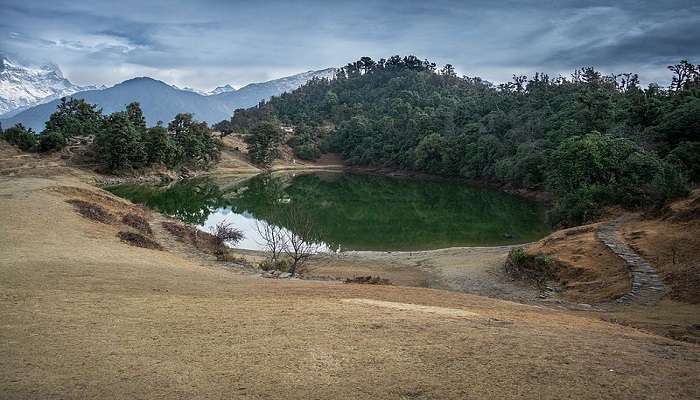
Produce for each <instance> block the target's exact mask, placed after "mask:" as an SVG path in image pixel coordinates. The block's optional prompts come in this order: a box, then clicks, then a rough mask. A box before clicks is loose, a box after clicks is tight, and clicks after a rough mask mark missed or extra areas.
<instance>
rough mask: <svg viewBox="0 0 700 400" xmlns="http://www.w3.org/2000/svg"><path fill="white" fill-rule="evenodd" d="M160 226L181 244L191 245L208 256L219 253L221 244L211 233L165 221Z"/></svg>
mask: <svg viewBox="0 0 700 400" xmlns="http://www.w3.org/2000/svg"><path fill="white" fill-rule="evenodd" d="M162 225H163V228H165V230H166V231H168V232H170V234H171V235H173V236H175V237H176V238H177V239H178V240H180V241H182V242H185V243H188V244H191V245H193V246H195V247H197V248H198V249H200V250H202V251H204V252H207V253H209V254H213V255H217V254H220V253H221V242H220V240H219V238H217V237H216V236H214V235H212V234H211V233H207V232H202V231H200V230H199V229H197V228H195V227H192V226H187V225H184V224H180V223H177V222H169V221H166V222H163V223H162Z"/></svg>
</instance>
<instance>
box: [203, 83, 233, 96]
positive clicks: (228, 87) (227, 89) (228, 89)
mask: <svg viewBox="0 0 700 400" xmlns="http://www.w3.org/2000/svg"><path fill="white" fill-rule="evenodd" d="M235 91H236V89H235V88H234V87H233V86H231V85H229V84H226V85H224V86H217V88H216V89H214V90H212V91H211V92H209V93H207V94H208V95H210V96H211V95H216V94H221V93H228V92H235Z"/></svg>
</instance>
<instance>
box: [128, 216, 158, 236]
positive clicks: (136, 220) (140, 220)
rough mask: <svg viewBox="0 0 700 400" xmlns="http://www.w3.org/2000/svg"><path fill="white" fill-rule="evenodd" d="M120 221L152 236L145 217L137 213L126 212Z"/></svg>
mask: <svg viewBox="0 0 700 400" xmlns="http://www.w3.org/2000/svg"><path fill="white" fill-rule="evenodd" d="M122 223H123V224H124V225H127V226H130V227H132V228H134V229H137V230H139V231H140V232H141V233H144V234H146V235H149V236H152V235H153V230H152V229H151V225H150V224H149V223H148V221H147V220H146V218H144V217H142V216H141V215H138V214H133V213H128V214H126V215H124V216H123V217H122Z"/></svg>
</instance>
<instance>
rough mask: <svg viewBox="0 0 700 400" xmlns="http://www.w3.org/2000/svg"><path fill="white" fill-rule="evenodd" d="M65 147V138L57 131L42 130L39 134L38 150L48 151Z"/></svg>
mask: <svg viewBox="0 0 700 400" xmlns="http://www.w3.org/2000/svg"><path fill="white" fill-rule="evenodd" d="M64 147H66V138H65V137H64V136H63V135H62V134H61V133H59V132H46V131H45V132H42V134H41V135H40V136H39V151H41V152H48V151H56V150H61V149H62V148H64Z"/></svg>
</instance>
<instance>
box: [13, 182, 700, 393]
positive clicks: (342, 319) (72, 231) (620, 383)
mask: <svg viewBox="0 0 700 400" xmlns="http://www.w3.org/2000/svg"><path fill="white" fill-rule="evenodd" d="M31 174H33V175H36V174H38V175H51V174H50V173H49V172H45V173H43V172H42V173H38V172H36V171H34V172H32V173H31ZM65 186H70V187H79V188H82V189H81V190H78V191H75V190H74V189H65V188H64V189H59V190H56V189H51V188H55V187H65ZM93 190H94V188H92V187H90V186H89V185H86V184H84V183H81V181H79V180H77V179H75V178H72V177H66V175H65V174H60V175H53V176H51V177H49V178H31V177H24V178H22V177H0V202H1V204H2V207H0V221H1V222H2V223H1V224H0V277H2V279H0V316H1V317H0V318H1V324H0V391H1V392H2V393H3V398H66V397H68V398H74V397H90V398H98V397H99V398H123V397H134V398H193V397H197V398H304V399H306V398H392V399H396V398H413V399H415V398H455V399H464V398H615V399H619V398H659V399H662V398H663V399H665V398H697V397H698V396H700V388H698V386H697V385H696V383H697V382H696V378H697V376H698V374H700V362H699V361H700V346H697V345H693V344H689V343H681V342H675V341H672V340H669V339H665V338H661V337H657V336H654V335H650V334H647V333H644V332H641V331H638V330H635V329H632V328H626V327H623V326H619V325H613V324H609V323H606V322H602V321H599V320H595V319H589V318H583V317H578V316H575V315H572V314H570V313H567V312H563V311H553V310H548V309H544V308H538V307H531V306H525V305H519V304H516V303H511V302H506V301H501V300H495V299H488V298H484V297H479V296H473V295H466V294H459V293H450V292H444V291H438V290H430V289H420V288H406V287H373V286H365V285H341V284H334V283H326V282H311V281H271V280H263V279H257V278H253V277H250V276H246V275H240V274H236V273H233V272H231V271H227V270H224V269H223V268H215V267H204V266H202V265H200V264H199V263H198V262H197V260H196V259H192V258H185V257H182V256H181V255H180V254H179V253H175V252H169V251H165V252H160V251H156V250H146V249H140V248H135V247H130V246H127V245H126V244H124V243H122V242H120V241H119V239H118V238H117V237H116V232H117V231H118V230H120V229H122V228H121V227H119V226H112V225H105V224H100V223H97V222H94V221H91V220H88V219H85V218H83V217H81V216H79V215H78V214H77V213H75V211H74V209H73V208H72V206H71V205H69V204H67V203H66V202H65V201H66V200H67V199H70V198H73V197H75V196H76V194H77V193H83V194H84V193H85V192H84V191H88V192H90V191H93ZM93 200H94V201H96V202H102V203H103V205H104V206H105V207H108V208H111V209H118V208H119V207H121V206H120V202H119V201H118V200H114V201H110V200H105V199H104V198H103V197H102V196H100V195H97V196H94V197H93ZM123 206H124V207H128V205H123ZM157 239H158V240H160V241H161V242H163V241H164V240H163V238H157ZM347 299H372V300H380V301H384V302H390V303H381V302H379V303H377V302H367V301H347ZM411 304H417V305H427V306H433V308H417V307H413V306H411Z"/></svg>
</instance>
